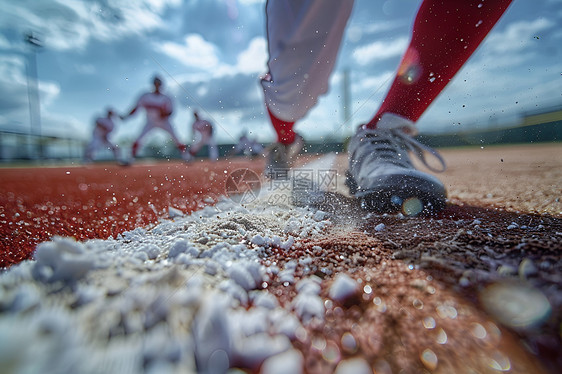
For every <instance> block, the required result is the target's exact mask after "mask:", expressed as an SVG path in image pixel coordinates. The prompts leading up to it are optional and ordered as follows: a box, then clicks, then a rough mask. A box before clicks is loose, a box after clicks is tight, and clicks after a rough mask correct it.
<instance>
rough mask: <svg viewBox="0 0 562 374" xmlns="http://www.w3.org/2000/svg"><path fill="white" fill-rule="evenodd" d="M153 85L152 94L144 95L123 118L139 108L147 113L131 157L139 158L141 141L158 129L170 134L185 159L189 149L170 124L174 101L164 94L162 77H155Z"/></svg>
mask: <svg viewBox="0 0 562 374" xmlns="http://www.w3.org/2000/svg"><path fill="white" fill-rule="evenodd" d="M152 83H153V85H154V88H153V90H152V92H147V93H145V94H142V95H141V96H140V98H139V99H138V101H137V103H136V104H135V106H134V107H133V108H132V109H131V110H130V111H129V114H127V115H125V116H121V119H123V120H125V119H127V118H129V117H131V116H132V115H133V114H135V113H136V111H137V110H138V109H139V108H144V110H145V112H146V123H145V125H144V128H143V129H142V131H141V133H140V134H139V135H138V136H137V139H136V140H135V142H134V143H133V147H132V150H131V156H132V158H133V159H134V158H135V157H137V153H138V150H139V147H140V144H141V143H140V142H141V140H142V139H143V138H144V137H145V135H146V134H148V133H149V132H150V131H152V130H153V129H156V128H158V129H162V130H164V131H166V132H167V133H168V134H170V136H171V137H172V140H173V141H174V143H175V144H176V147H177V148H178V150H179V151H180V152H181V154H182V157H185V155H186V154H187V153H186V149H187V147H186V145H185V144H183V143H182V142H181V141H180V140H179V139H178V137H177V136H176V133H175V132H174V129H173V128H172V124H171V123H170V116H171V114H172V112H173V109H174V107H173V104H172V99H170V97H168V96H167V95H165V94H163V93H162V79H160V77H158V76H155V77H154V78H153V80H152Z"/></svg>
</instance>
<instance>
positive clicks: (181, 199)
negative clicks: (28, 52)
mask: <svg viewBox="0 0 562 374" xmlns="http://www.w3.org/2000/svg"><path fill="white" fill-rule="evenodd" d="M443 155H444V157H445V159H446V161H447V163H448V166H449V168H448V171H447V172H446V173H444V174H442V175H439V177H440V178H441V179H442V180H443V181H444V182H445V184H446V186H447V189H448V193H449V200H450V201H449V204H448V206H447V208H446V209H445V210H444V211H442V212H441V213H439V214H438V215H437V216H432V217H415V218H408V217H403V216H401V215H375V214H370V213H368V212H364V211H362V209H361V208H360V207H359V206H358V204H357V203H356V202H355V201H354V200H353V199H350V198H349V197H347V196H345V194H338V193H334V194H331V195H328V196H327V198H326V199H325V200H324V201H323V202H321V203H320V205H319V206H318V208H320V209H321V210H323V211H325V212H327V213H328V214H329V215H330V216H329V217H330V218H329V219H330V220H331V222H333V226H332V228H331V229H329V230H328V231H327V232H326V233H324V234H321V235H320V234H319V235H314V236H312V237H307V238H305V239H303V240H302V241H301V242H300V243H299V246H298V249H295V250H293V251H290V252H289V251H286V250H283V249H282V248H281V247H280V246H276V245H272V246H269V247H267V248H266V253H265V256H264V258H263V259H262V260H263V262H264V263H267V264H269V265H268V266H270V265H271V264H273V265H275V266H276V267H278V268H279V269H286V268H288V264H289V263H293V264H296V265H295V266H294V267H292V270H293V271H294V277H295V279H294V282H286V281H285V280H284V279H283V278H282V275H283V271H281V272H279V273H278V274H277V275H275V274H272V275H271V277H272V278H271V280H269V281H268V283H267V287H266V290H267V291H268V292H269V293H271V294H273V295H274V296H276V298H277V299H278V301H279V303H280V304H281V306H284V307H286V308H287V309H290V305H292V304H291V303H292V302H294V299H295V296H296V295H297V294H298V292H299V291H298V290H297V286H296V285H297V284H298V280H299V279H305V278H306V277H309V276H310V275H311V274H313V275H314V276H315V277H317V278H318V279H321V284H322V289H321V291H320V296H321V299H322V300H323V308H324V310H325V313H324V315H323V320H322V323H311V324H308V325H305V331H299V334H298V335H297V336H296V337H295V338H294V340H292V342H291V343H292V345H293V346H294V347H295V348H297V349H298V350H299V351H300V352H302V353H303V357H304V362H303V368H304V372H305V373H330V372H334V371H336V370H337V368H338V367H340V366H339V365H340V364H341V363H342V362H346V360H353V359H354V358H360V359H361V360H362V361H361V362H364V363H366V364H367V365H368V366H369V367H370V368H371V369H373V370H374V371H375V372H377V373H398V372H404V373H416V372H441V373H450V372H479V373H481V372H484V373H488V372H490V373H495V372H501V371H507V372H518V373H541V372H552V373H557V372H560V371H561V370H562V361H561V360H562V357H561V356H560V354H559V353H560V352H561V351H562V343H561V332H560V331H561V330H560V327H561V323H562V313H561V310H562V276H561V274H562V261H561V250H562V202H561V201H560V198H561V197H562V146H561V145H559V144H554V145H529V146H522V147H512V146H510V147H489V148H488V147H486V148H483V149H482V148H471V149H456V150H445V151H443ZM345 164H346V160H345V156H343V155H342V156H340V157H339V158H338V159H337V165H336V166H337V168H338V169H340V171H342V170H344V169H345ZM198 166H199V167H198V168H196V167H192V166H191V165H189V166H186V165H184V164H175V163H170V164H159V165H140V164H139V165H135V166H133V167H131V168H119V167H116V166H102V167H100V166H98V165H96V166H92V167H86V168H82V167H76V168H55V169H40V170H37V169H33V170H30V169H3V170H0V178H1V180H2V184H1V186H0V207H1V209H2V211H1V212H0V219H1V222H0V223H1V226H0V229H1V230H2V231H1V235H2V243H1V245H2V248H1V249H2V251H4V252H3V255H2V261H4V262H3V264H4V266H6V265H10V264H13V263H16V262H19V261H21V260H22V259H23V258H27V257H29V256H30V253H31V251H32V249H33V247H34V245H35V243H37V242H40V241H43V240H46V239H48V238H50V237H51V236H52V235H67V236H74V237H76V238H77V239H79V240H82V239H86V238H94V237H96V238H106V237H109V236H112V235H115V234H117V233H119V232H123V231H126V230H131V229H133V228H135V227H139V226H145V225H147V224H149V223H151V222H155V221H156V220H158V218H162V217H166V216H167V214H168V213H167V210H168V207H170V206H172V207H175V208H177V209H180V210H182V211H184V212H188V211H193V210H195V209H198V208H200V207H202V206H204V205H206V204H213V202H214V201H216V199H217V197H218V196H219V195H221V194H223V193H224V182H225V179H226V175H227V174H228V172H229V171H232V170H234V169H238V168H243V167H250V168H252V169H254V170H261V167H263V162H248V161H243V160H236V161H232V162H228V161H221V162H219V163H216V164H210V163H202V164H200V165H198ZM225 170H226V173H225ZM196 180H197V182H196ZM230 224H231V223H230ZM248 225H250V223H248ZM225 227H226V226H225ZM229 229H230V226H229ZM246 229H248V228H247V227H246ZM225 230H226V229H225ZM297 240H299V239H297ZM304 258H306V259H310V260H309V261H308V260H307V261H306V262H300V260H301V259H304ZM339 274H347V275H349V277H351V278H352V279H353V280H354V281H355V283H356V284H359V285H360V287H358V288H356V289H355V290H354V291H352V292H349V293H347V294H346V296H345V297H341V295H342V293H341V292H340V293H336V295H339V297H335V296H334V295H332V291H333V290H334V289H338V287H341V286H340V284H341V282H340V280H338V275H339ZM339 282H340V283H339ZM344 284H345V281H344ZM250 307H251V305H250V306H248V309H250ZM350 365H352V364H350ZM360 366H361V365H359V366H355V367H360ZM245 369H246V370H247V372H256V373H257V372H259V368H250V369H248V368H245ZM341 372H351V371H344V370H343V369H342V371H341ZM357 372H358V371H357Z"/></svg>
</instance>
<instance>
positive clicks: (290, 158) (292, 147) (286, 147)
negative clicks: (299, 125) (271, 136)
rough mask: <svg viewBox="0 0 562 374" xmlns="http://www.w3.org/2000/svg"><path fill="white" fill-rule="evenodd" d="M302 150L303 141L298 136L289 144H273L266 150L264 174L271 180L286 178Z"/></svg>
mask: <svg viewBox="0 0 562 374" xmlns="http://www.w3.org/2000/svg"><path fill="white" fill-rule="evenodd" d="M303 148H304V139H303V137H302V136H300V135H299V134H297V135H296V137H295V141H294V142H293V143H291V144H282V143H274V144H273V145H271V147H269V149H268V150H267V155H266V156H267V160H266V166H265V171H264V174H265V176H266V177H268V178H271V179H280V178H286V177H287V175H288V171H289V169H290V168H291V167H292V166H293V163H294V161H295V158H296V156H297V155H298V154H299V153H300V152H301V151H302V149H303Z"/></svg>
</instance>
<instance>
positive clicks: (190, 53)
mask: <svg viewBox="0 0 562 374" xmlns="http://www.w3.org/2000/svg"><path fill="white" fill-rule="evenodd" d="M156 48H157V49H159V50H160V51H161V52H163V53H165V54H166V55H168V56H170V57H172V58H174V59H176V60H178V61H179V62H181V63H182V64H184V65H186V66H190V67H195V68H200V69H202V70H211V69H215V68H216V67H217V65H219V58H218V48H217V47H216V46H215V45H214V44H212V43H209V42H207V41H206V40H205V39H203V37H202V36H201V35H199V34H189V35H187V36H186V37H185V42H184V43H183V44H178V43H174V42H166V43H164V44H162V45H161V46H156Z"/></svg>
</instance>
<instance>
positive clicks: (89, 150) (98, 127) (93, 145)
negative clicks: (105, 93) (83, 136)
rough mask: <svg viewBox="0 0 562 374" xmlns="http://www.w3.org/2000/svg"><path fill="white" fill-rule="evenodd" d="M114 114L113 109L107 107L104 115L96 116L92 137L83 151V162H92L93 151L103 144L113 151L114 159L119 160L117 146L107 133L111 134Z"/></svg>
mask: <svg viewBox="0 0 562 374" xmlns="http://www.w3.org/2000/svg"><path fill="white" fill-rule="evenodd" d="M114 116H115V111H114V110H113V109H112V108H108V109H107V112H106V115H105V117H98V118H96V122H95V125H94V132H93V134H92V139H91V140H90V143H89V144H88V146H87V147H86V151H85V153H84V161H85V162H92V161H93V160H94V153H95V152H97V151H99V150H100V149H102V148H103V147H104V146H106V147H107V148H108V149H110V150H111V151H112V152H113V157H115V160H117V161H120V159H119V148H118V147H117V145H115V144H113V143H112V142H111V141H110V140H109V134H111V132H112V131H113V129H114V128H115V123H114V122H113V117H114Z"/></svg>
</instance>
